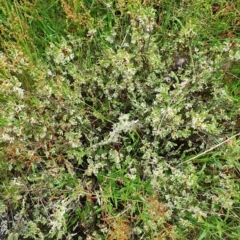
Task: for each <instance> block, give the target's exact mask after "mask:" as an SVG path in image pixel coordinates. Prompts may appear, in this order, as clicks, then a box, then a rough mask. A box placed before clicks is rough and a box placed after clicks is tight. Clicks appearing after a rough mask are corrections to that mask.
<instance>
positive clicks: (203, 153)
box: [179, 132, 240, 166]
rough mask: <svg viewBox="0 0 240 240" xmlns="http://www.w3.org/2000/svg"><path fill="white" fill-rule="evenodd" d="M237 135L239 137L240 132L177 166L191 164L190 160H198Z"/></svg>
mask: <svg viewBox="0 0 240 240" xmlns="http://www.w3.org/2000/svg"><path fill="white" fill-rule="evenodd" d="M239 135H240V132H239V133H237V134H235V135H233V136H232V137H230V138H228V139H226V140H225V141H223V142H220V143H219V144H217V145H215V146H213V147H211V148H209V149H208V150H206V151H205V152H202V153H200V154H198V155H197V156H195V157H192V158H190V159H188V160H186V161H184V162H181V163H180V164H179V166H180V165H182V164H183V163H187V162H191V161H192V160H195V159H197V158H199V157H201V156H203V155H205V154H206V153H208V152H211V151H212V150H214V149H216V148H218V147H220V146H221V145H223V144H225V143H227V142H228V141H230V140H231V139H233V138H235V137H237V136H239Z"/></svg>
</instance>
